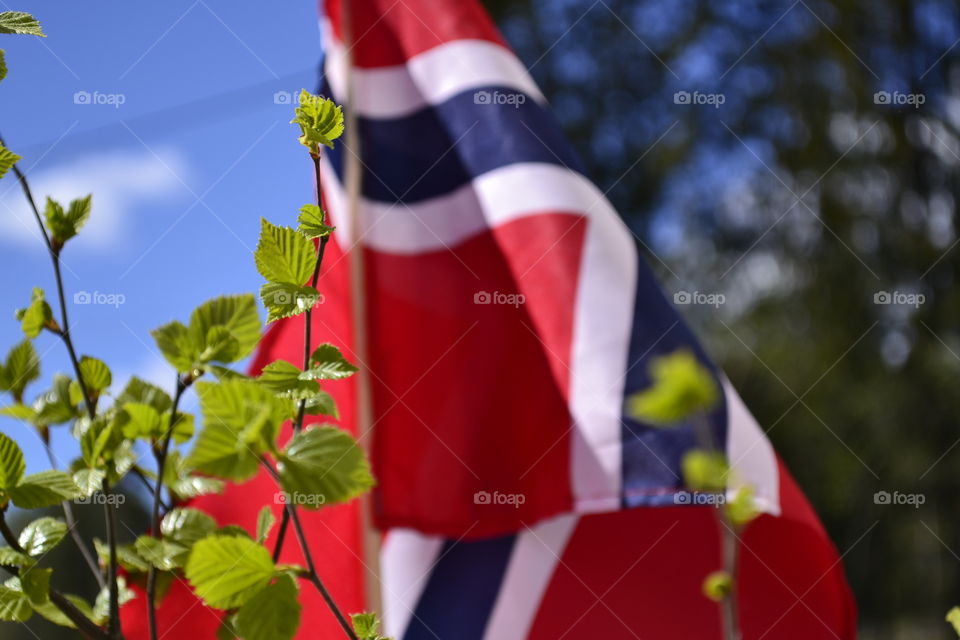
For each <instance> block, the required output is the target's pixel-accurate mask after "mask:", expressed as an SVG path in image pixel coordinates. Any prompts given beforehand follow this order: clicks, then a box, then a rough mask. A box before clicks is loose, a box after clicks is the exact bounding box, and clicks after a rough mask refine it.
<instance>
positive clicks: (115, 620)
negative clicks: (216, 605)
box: [0, 136, 121, 638]
mask: <svg viewBox="0 0 960 640" xmlns="http://www.w3.org/2000/svg"><path fill="white" fill-rule="evenodd" d="M0 144H3V145H4V146H6V142H5V141H4V140H3V137H2V136H0ZM13 172H14V174H15V175H16V176H17V180H19V181H20V187H21V188H22V189H23V193H24V195H25V196H26V198H27V202H29V204H30V209H31V210H32V211H33V217H34V219H35V220H36V221H37V226H38V227H39V228H40V235H42V236H43V242H44V244H45V245H46V246H47V252H48V253H49V254H50V261H51V262H52V263H53V274H54V277H55V279H56V282H57V299H58V301H59V303H60V317H61V324H60V329H59V331H55V333H56V334H57V335H59V336H60V338H61V339H62V340H63V343H64V345H65V346H66V347H67V354H68V355H69V356H70V364H72V365H73V371H74V374H75V375H76V376H77V384H78V385H79V386H80V392H81V393H82V394H83V401H84V404H85V405H86V408H87V415H88V416H89V417H90V419H91V420H93V419H94V418H96V416H97V407H96V398H94V397H93V396H92V395H91V394H90V390H89V388H88V387H87V384H86V381H84V379H83V374H82V373H81V371H80V361H79V359H78V358H77V351H76V349H75V348H74V346H73V339H72V338H71V336H70V321H69V319H68V315H67V300H66V292H65V288H64V286H63V273H62V272H61V269H60V250H61V249H62V248H63V246H62V245H61V244H60V243H59V242H57V241H55V240H51V238H50V234H49V233H47V228H46V227H45V226H44V224H43V218H42V217H41V216H40V209H39V208H38V207H37V202H36V200H35V199H34V197H33V191H32V190H31V189H30V183H29V182H27V176H26V175H24V173H23V172H22V171H21V170H20V168H19V167H17V165H13ZM103 493H104V495H105V496H106V497H107V498H108V499H107V500H105V501H104V505H103V509H104V513H105V514H106V519H107V543H108V545H109V546H110V567H109V570H108V571H109V573H108V578H109V583H110V624H109V627H108V634H109V635H110V636H111V637H116V638H119V637H121V634H120V605H119V599H120V596H119V593H120V592H119V587H118V586H117V540H116V532H117V522H116V513H115V512H114V509H115V508H116V507H115V506H111V505H110V502H112V501H111V500H109V497H110V486H109V484H108V483H107V481H106V480H104V483H103Z"/></svg>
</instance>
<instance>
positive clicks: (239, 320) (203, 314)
mask: <svg viewBox="0 0 960 640" xmlns="http://www.w3.org/2000/svg"><path fill="white" fill-rule="evenodd" d="M261 330H262V326H261V324H260V314H259V313H258V312H257V300H256V298H254V296H253V295H251V294H243V295H235V296H221V297H219V298H214V299H213V300H208V301H207V302H204V303H203V304H202V305H200V306H199V307H197V308H196V309H194V311H193V313H192V314H191V316H190V329H189V335H190V343H191V344H192V345H193V346H194V348H195V350H196V352H197V355H196V357H197V359H198V360H200V361H201V362H202V363H206V362H210V361H216V362H236V361H237V360H241V359H243V358H245V357H247V356H248V355H250V353H251V352H252V351H253V349H254V348H255V347H256V346H257V343H258V342H259V341H260V334H261Z"/></svg>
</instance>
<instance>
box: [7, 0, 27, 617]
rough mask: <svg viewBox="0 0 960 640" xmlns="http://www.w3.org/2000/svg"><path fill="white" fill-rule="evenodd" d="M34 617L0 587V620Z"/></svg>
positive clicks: (19, 594) (20, 598)
mask: <svg viewBox="0 0 960 640" xmlns="http://www.w3.org/2000/svg"><path fill="white" fill-rule="evenodd" d="M0 15H2V14H0ZM32 615H33V607H31V606H30V598H28V597H27V594H25V593H24V592H23V591H21V590H20V589H11V588H10V587H7V586H0V620H5V621H7V622H26V621H27V620H29V619H30V616H32Z"/></svg>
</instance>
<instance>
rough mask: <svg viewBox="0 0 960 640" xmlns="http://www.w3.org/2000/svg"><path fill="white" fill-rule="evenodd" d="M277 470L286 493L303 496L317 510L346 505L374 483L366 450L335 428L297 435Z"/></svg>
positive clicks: (306, 504) (283, 454)
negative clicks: (344, 503) (331, 505)
mask: <svg viewBox="0 0 960 640" xmlns="http://www.w3.org/2000/svg"><path fill="white" fill-rule="evenodd" d="M277 471H278V472H279V474H280V485H281V486H282V487H283V490H284V491H285V492H286V493H287V494H290V495H294V496H296V495H297V494H299V495H300V496H303V497H304V499H303V502H304V505H305V506H308V507H313V508H319V507H320V506H323V505H326V504H334V503H337V502H345V501H347V500H349V499H351V498H354V497H356V496H358V495H360V494H361V493H363V492H364V491H366V490H367V489H369V488H370V487H372V486H373V484H374V481H373V476H372V475H371V474H370V465H369V464H368V462H367V458H366V456H365V455H364V452H363V449H361V448H360V447H359V446H358V445H357V443H356V441H355V440H354V439H353V438H352V437H351V436H350V435H349V434H348V433H347V432H345V431H343V430H341V429H337V428H336V427H332V426H322V427H319V428H313V429H307V430H305V431H301V432H300V433H298V434H297V435H295V436H294V437H293V439H292V440H291V441H290V443H289V444H288V445H287V447H286V449H285V450H284V452H283V453H282V455H281V456H280V458H279V460H278V462H277ZM307 498H310V499H307Z"/></svg>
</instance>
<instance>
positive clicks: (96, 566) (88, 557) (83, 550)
mask: <svg viewBox="0 0 960 640" xmlns="http://www.w3.org/2000/svg"><path fill="white" fill-rule="evenodd" d="M40 439H41V440H42V441H43V448H44V450H45V451H46V452H47V458H48V459H49V460H50V466H51V468H53V469H56V468H57V459H56V457H55V456H54V455H53V448H52V447H51V446H50V436H49V432H48V431H46V430H44V431H43V432H42V433H41V435H40ZM60 508H61V509H63V517H64V519H65V520H66V521H67V530H68V531H69V532H70V538H71V539H72V540H73V543H74V544H75V545H77V549H79V550H80V555H82V556H83V559H84V561H85V562H86V563H87V566H88V567H90V572H91V573H93V577H94V578H96V579H97V584H98V585H100V588H101V589H102V588H103V587H105V586H106V585H107V581H106V580H105V579H104V577H103V571H101V570H100V563H99V562H97V559H96V557H95V556H94V555H93V552H92V551H90V548H89V547H88V546H87V544H86V543H85V542H84V541H83V537H82V536H81V535H80V531H79V529H77V519H76V518H75V517H74V515H73V506H72V505H71V504H70V502H69V501H68V500H64V501H63V502H61V503H60Z"/></svg>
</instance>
